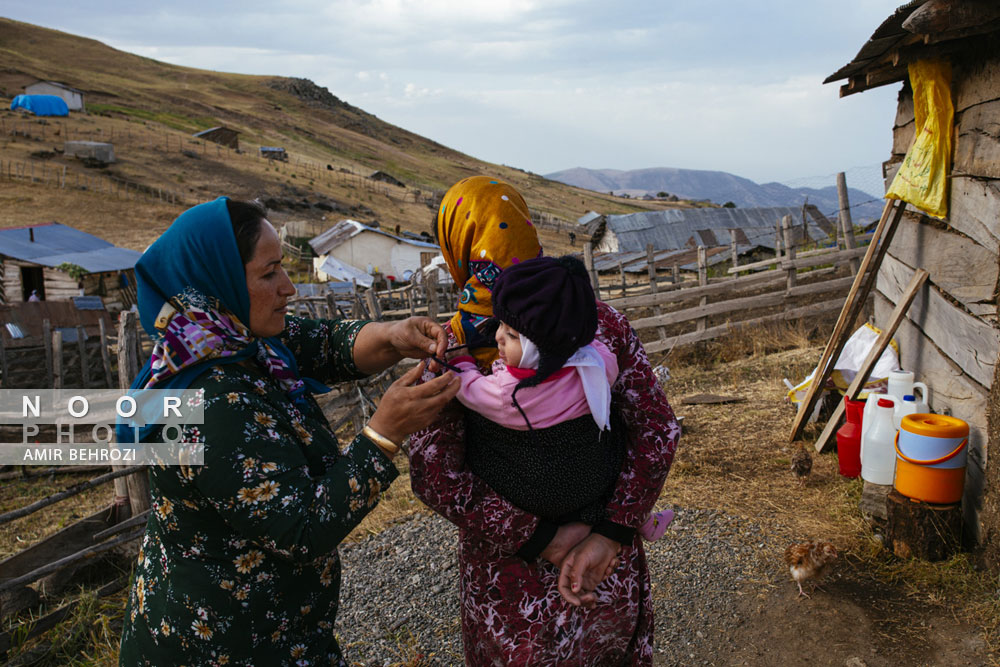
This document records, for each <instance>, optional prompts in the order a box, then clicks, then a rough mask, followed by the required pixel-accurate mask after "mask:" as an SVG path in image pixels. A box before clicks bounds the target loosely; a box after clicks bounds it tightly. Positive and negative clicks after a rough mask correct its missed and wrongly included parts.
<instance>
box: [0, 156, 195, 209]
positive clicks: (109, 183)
mask: <svg viewBox="0 0 1000 667" xmlns="http://www.w3.org/2000/svg"><path fill="white" fill-rule="evenodd" d="M0 178H3V179H6V180H8V181H27V182H29V183H36V184H39V185H43V186H48V187H54V188H60V189H63V190H65V189H67V188H69V189H72V190H84V191H87V192H93V193H96V194H100V195H105V196H108V197H114V198H115V199H123V200H125V201H149V202H155V201H158V202H161V203H167V204H176V205H185V204H186V201H185V200H184V198H183V197H181V196H180V195H179V194H177V193H176V192H174V191H173V190H164V189H163V188H154V187H152V186H149V185H143V184H141V183H134V182H132V181H126V180H125V179H121V178H117V177H115V176H111V175H109V174H102V173H95V172H92V171H87V170H80V169H69V168H67V166H66V165H53V164H48V163H46V162H45V161H43V160H4V159H0Z"/></svg>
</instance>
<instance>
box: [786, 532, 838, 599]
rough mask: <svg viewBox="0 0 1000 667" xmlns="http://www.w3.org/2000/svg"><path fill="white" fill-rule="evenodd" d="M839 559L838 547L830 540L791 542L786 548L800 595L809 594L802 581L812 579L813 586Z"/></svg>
mask: <svg viewBox="0 0 1000 667" xmlns="http://www.w3.org/2000/svg"><path fill="white" fill-rule="evenodd" d="M836 559H837V548H836V547H835V546H833V545H832V544H831V543H829V542H820V541H818V540H812V541H811V542H801V543H799V544H791V545H789V546H788V548H787V549H785V562H786V563H788V570H789V572H791V574H792V579H793V580H794V581H795V583H796V584H798V587H799V596H800V597H801V596H803V595H805V596H806V597H809V594H808V593H806V592H805V591H804V590H802V582H804V581H812V582H813V586H814V587H815V585H816V584H817V583H818V582H819V580H820V579H822V577H823V575H824V574H826V570H827V569H828V568H829V567H830V564H831V563H832V562H833V561H835V560H836Z"/></svg>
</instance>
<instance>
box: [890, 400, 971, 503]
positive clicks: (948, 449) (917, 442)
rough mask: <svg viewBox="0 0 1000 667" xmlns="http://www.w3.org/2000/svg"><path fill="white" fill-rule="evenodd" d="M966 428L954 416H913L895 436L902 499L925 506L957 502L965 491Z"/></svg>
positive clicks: (897, 469) (897, 471) (909, 416)
mask: <svg viewBox="0 0 1000 667" xmlns="http://www.w3.org/2000/svg"><path fill="white" fill-rule="evenodd" d="M968 444H969V425H968V424H966V423H965V422H964V421H962V420H961V419H958V418H956V417H949V416H947V415H932V414H923V413H916V414H912V415H906V416H905V417H903V419H902V420H901V421H900V424H899V432H897V433H896V477H895V480H894V481H893V486H894V487H895V488H896V490H897V491H899V492H900V493H902V494H903V495H904V496H908V497H910V498H915V499H917V500H922V501H924V502H927V503H938V504H948V503H957V502H959V501H960V500H961V499H962V491H963V490H964V489H965V464H966V447H967V445H968Z"/></svg>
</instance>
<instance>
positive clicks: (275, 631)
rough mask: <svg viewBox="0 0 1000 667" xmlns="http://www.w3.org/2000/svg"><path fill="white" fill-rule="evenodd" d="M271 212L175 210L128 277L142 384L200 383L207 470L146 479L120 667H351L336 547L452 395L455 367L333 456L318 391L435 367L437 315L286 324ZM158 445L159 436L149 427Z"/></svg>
mask: <svg viewBox="0 0 1000 667" xmlns="http://www.w3.org/2000/svg"><path fill="white" fill-rule="evenodd" d="M265 215H266V211H265V210H264V209H263V207H261V206H259V205H257V204H255V203H251V202H236V201H231V200H228V199H226V198H220V199H217V200H215V201H213V202H208V203H206V204H201V205H199V206H196V207H194V208H192V209H190V210H188V211H186V212H185V213H184V214H183V215H181V216H180V217H179V218H178V219H177V220H176V221H175V222H174V223H173V225H171V227H170V228H169V229H168V230H167V231H166V232H165V233H164V234H163V236H161V237H160V239H158V240H157V241H156V242H155V243H154V244H153V245H152V246H151V247H150V248H149V249H148V250H147V251H146V252H145V253H144V254H143V257H142V258H141V259H140V260H139V263H138V264H137V265H136V275H137V279H138V294H139V314H140V318H141V320H142V324H143V327H144V328H145V329H146V331H147V332H149V333H150V335H151V336H152V337H153V339H154V341H156V345H155V348H154V351H153V354H152V356H151V359H150V362H148V363H147V365H146V366H145V367H144V368H143V369H142V371H141V372H140V374H139V377H138V378H137V379H136V382H135V383H134V384H133V387H135V388H140V389H141V388H158V389H165V388H170V389H184V388H187V389H194V390H198V392H199V395H200V396H201V397H202V399H203V400H204V407H205V412H204V415H205V418H204V423H203V424H200V425H197V426H194V425H190V426H188V427H186V428H185V429H184V431H183V434H184V440H185V441H186V442H192V443H203V445H204V455H205V458H204V465H202V466H191V467H182V466H169V467H153V468H151V469H150V489H151V496H152V497H151V508H152V511H151V512H150V518H149V521H148V523H147V526H146V533H145V535H144V536H143V538H142V545H141V549H140V551H139V558H138V564H137V567H136V570H135V575H134V579H133V583H132V589H131V594H130V596H129V601H128V606H127V608H126V612H125V627H124V631H123V635H122V643H121V652H120V658H119V661H120V664H121V665H122V666H129V667H131V666H133V665H170V666H175V665H190V666H195V665H198V666H202V665H258V666H267V667H271V666H278V665H343V664H346V663H345V662H344V660H343V657H342V656H341V653H340V649H339V646H338V644H337V640H336V636H335V628H334V619H335V617H336V614H337V603H338V596H339V589H340V560H339V557H338V555H337V545H338V544H339V543H340V541H341V540H342V539H343V538H344V537H345V536H346V535H347V534H348V533H349V532H350V531H351V529H353V528H354V527H355V526H357V525H358V523H359V522H360V521H361V519H362V518H363V517H364V516H365V515H366V514H367V513H368V512H369V511H370V510H371V509H372V507H374V506H375V504H376V503H377V502H378V499H379V496H380V494H381V493H382V492H383V491H384V490H385V489H386V488H388V486H389V484H390V483H391V482H392V480H393V479H394V478H395V477H396V476H397V474H398V473H397V471H396V468H395V466H394V465H393V464H392V458H393V456H394V455H395V454H396V452H397V451H398V449H399V448H398V443H399V442H401V441H402V440H403V439H405V438H406V437H407V436H408V435H409V434H410V433H412V432H414V431H417V430H419V429H421V428H424V427H426V426H427V425H429V424H430V423H431V422H432V421H433V419H434V418H435V417H436V415H437V414H438V412H439V411H440V409H441V408H442V407H443V406H444V405H445V404H446V403H447V402H448V401H449V400H451V398H452V397H453V396H454V395H455V393H456V392H457V390H458V387H459V384H460V383H459V381H458V379H457V378H456V377H454V376H453V375H452V374H451V373H445V374H444V375H442V376H440V377H439V378H436V379H434V380H432V381H431V382H428V383H425V384H421V385H419V386H411V385H413V383H414V382H415V381H416V380H417V378H418V377H419V376H420V374H421V372H422V371H423V367H424V364H423V363H421V364H418V365H417V366H416V367H414V368H413V369H411V370H410V371H409V372H408V373H406V374H405V375H404V376H403V377H402V378H400V380H398V381H397V382H396V383H394V384H393V385H392V386H391V387H390V388H389V390H388V391H387V392H386V393H385V395H384V396H383V400H382V401H381V402H380V405H379V407H378V409H377V410H376V412H375V414H374V415H373V416H372V418H371V420H370V421H369V423H368V425H367V426H366V428H365V429H364V431H362V433H361V434H359V435H358V436H357V437H356V438H354V440H353V441H351V442H349V443H346V444H339V443H338V441H337V438H336V437H335V436H334V434H333V433H332V432H331V431H330V428H329V425H328V423H327V421H326V420H325V419H324V417H323V414H322V412H321V410H320V409H319V406H318V405H317V403H316V401H315V399H314V398H313V397H312V393H313V392H316V391H324V390H326V387H325V385H323V384H322V383H323V382H340V381H346V380H352V379H356V378H360V377H363V376H365V375H367V374H370V373H374V372H377V371H379V370H382V369H384V368H387V367H389V366H390V365H392V364H394V363H396V362H397V361H399V360H400V359H402V358H403V357H411V358H424V357H428V356H430V355H432V354H436V355H437V356H438V357H441V356H443V353H444V347H445V344H446V337H445V334H444V331H443V330H442V329H441V327H440V326H438V325H437V324H436V323H434V322H433V321H431V320H429V319H427V318H410V319H408V320H403V321H400V322H394V323H376V322H364V321H348V320H304V319H300V318H295V317H288V316H286V315H285V306H286V304H287V301H288V298H289V297H291V296H292V295H294V293H295V290H294V287H293V286H292V284H291V282H290V281H289V279H288V276H287V275H286V274H285V272H284V270H283V269H282V268H281V244H280V241H279V240H278V236H277V234H276V233H275V231H274V228H273V227H272V226H271V225H270V223H269V222H267V220H266V219H265ZM141 435H142V437H143V439H144V440H148V441H152V440H155V436H156V435H157V432H156V428H155V427H149V428H147V429H146V430H145V431H144V432H142V433H141Z"/></svg>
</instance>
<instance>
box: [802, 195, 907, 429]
mask: <svg viewBox="0 0 1000 667" xmlns="http://www.w3.org/2000/svg"><path fill="white" fill-rule="evenodd" d="M894 210H895V212H893V211H894ZM905 210H906V204H905V202H899V203H898V204H896V203H895V202H894V201H893V200H888V201H886V204H885V208H884V209H883V211H882V218H881V219H880V220H879V223H878V226H877V227H876V228H875V234H874V235H873V236H872V241H871V243H870V244H869V246H868V250H867V252H866V253H865V258H864V260H863V261H862V262H861V267H860V268H859V269H858V273H857V275H855V276H854V284H853V285H851V291H850V292H848V294H847V299H845V301H844V305H843V308H841V311H840V316H839V317H838V318H837V323H836V325H835V326H834V328H833V332H832V333H831V334H830V339H829V340H828V341H827V344H826V347H825V348H824V350H823V354H822V355H821V356H820V361H819V363H818V364H816V369H817V371H816V375H815V377H814V378H813V382H812V383H810V385H809V389H808V390H807V391H806V395H805V397H804V398H803V399H802V402H800V403H799V410H798V412H797V413H796V415H795V420H794V422H793V423H792V430H791V434H790V437H789V442H794V441H795V440H796V439H797V438H798V437H799V433H801V431H802V427H803V426H805V423H806V419H807V417H808V416H809V415H811V414H812V410H813V407H814V406H815V404H816V399H817V398H818V397H819V390H820V388H822V386H823V385H824V384H825V383H826V379H827V378H828V377H829V376H830V373H831V372H832V362H834V361H836V359H837V358H838V357H839V356H840V352H841V351H842V350H843V349H844V344H845V343H846V342H847V339H848V337H849V336H850V332H849V331H847V327H848V326H850V325H852V324H853V323H854V321H855V320H856V319H857V316H858V314H859V313H860V312H861V309H862V308H864V303H865V301H867V300H868V294H869V292H870V291H871V288H872V286H873V284H874V282H875V280H874V277H875V274H876V273H877V271H878V267H879V265H880V264H881V263H882V257H883V256H884V255H885V251H886V248H888V247H889V244H890V243H891V242H892V237H893V235H894V234H895V232H896V225H897V224H898V223H899V219H900V218H901V217H902V215H903V212H904V211H905ZM890 217H891V218H892V220H891V221H890ZM869 269H871V272H870V273H869ZM866 274H867V275H866Z"/></svg>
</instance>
